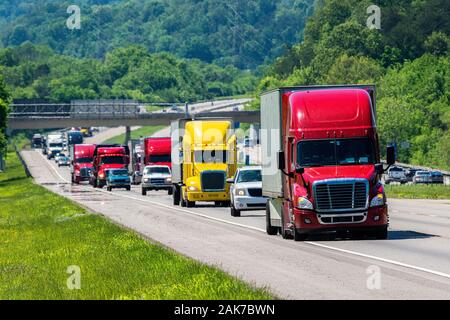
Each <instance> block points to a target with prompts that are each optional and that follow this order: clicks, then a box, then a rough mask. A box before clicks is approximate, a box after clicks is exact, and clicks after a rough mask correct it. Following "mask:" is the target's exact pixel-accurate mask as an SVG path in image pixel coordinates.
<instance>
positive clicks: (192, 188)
mask: <svg viewBox="0 0 450 320" xmlns="http://www.w3.org/2000/svg"><path fill="white" fill-rule="evenodd" d="M188 190H189V191H198V188H197V187H195V186H189V187H188Z"/></svg>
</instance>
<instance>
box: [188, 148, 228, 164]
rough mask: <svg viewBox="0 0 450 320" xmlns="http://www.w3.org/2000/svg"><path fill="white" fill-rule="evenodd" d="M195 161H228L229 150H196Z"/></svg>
mask: <svg viewBox="0 0 450 320" xmlns="http://www.w3.org/2000/svg"><path fill="white" fill-rule="evenodd" d="M194 161H195V163H227V151H225V150H205V151H194Z"/></svg>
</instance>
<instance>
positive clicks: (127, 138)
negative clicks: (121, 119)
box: [124, 127, 131, 146]
mask: <svg viewBox="0 0 450 320" xmlns="http://www.w3.org/2000/svg"><path fill="white" fill-rule="evenodd" d="M130 140H131V127H125V141H124V145H126V146H128V145H129V143H130Z"/></svg>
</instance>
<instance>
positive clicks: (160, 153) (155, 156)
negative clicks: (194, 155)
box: [144, 137, 172, 168]
mask: <svg viewBox="0 0 450 320" xmlns="http://www.w3.org/2000/svg"><path fill="white" fill-rule="evenodd" d="M144 155H145V156H144V164H145V166H152V165H158V166H168V167H169V168H172V160H171V155H172V142H171V139H170V137H169V138H155V137H150V138H145V139H144Z"/></svg>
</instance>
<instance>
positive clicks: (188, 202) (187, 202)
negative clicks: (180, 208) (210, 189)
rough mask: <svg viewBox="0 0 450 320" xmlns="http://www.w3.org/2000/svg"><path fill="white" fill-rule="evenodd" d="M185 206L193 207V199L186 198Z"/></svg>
mask: <svg viewBox="0 0 450 320" xmlns="http://www.w3.org/2000/svg"><path fill="white" fill-rule="evenodd" d="M186 207H187V208H193V207H195V201H188V200H186Z"/></svg>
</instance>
